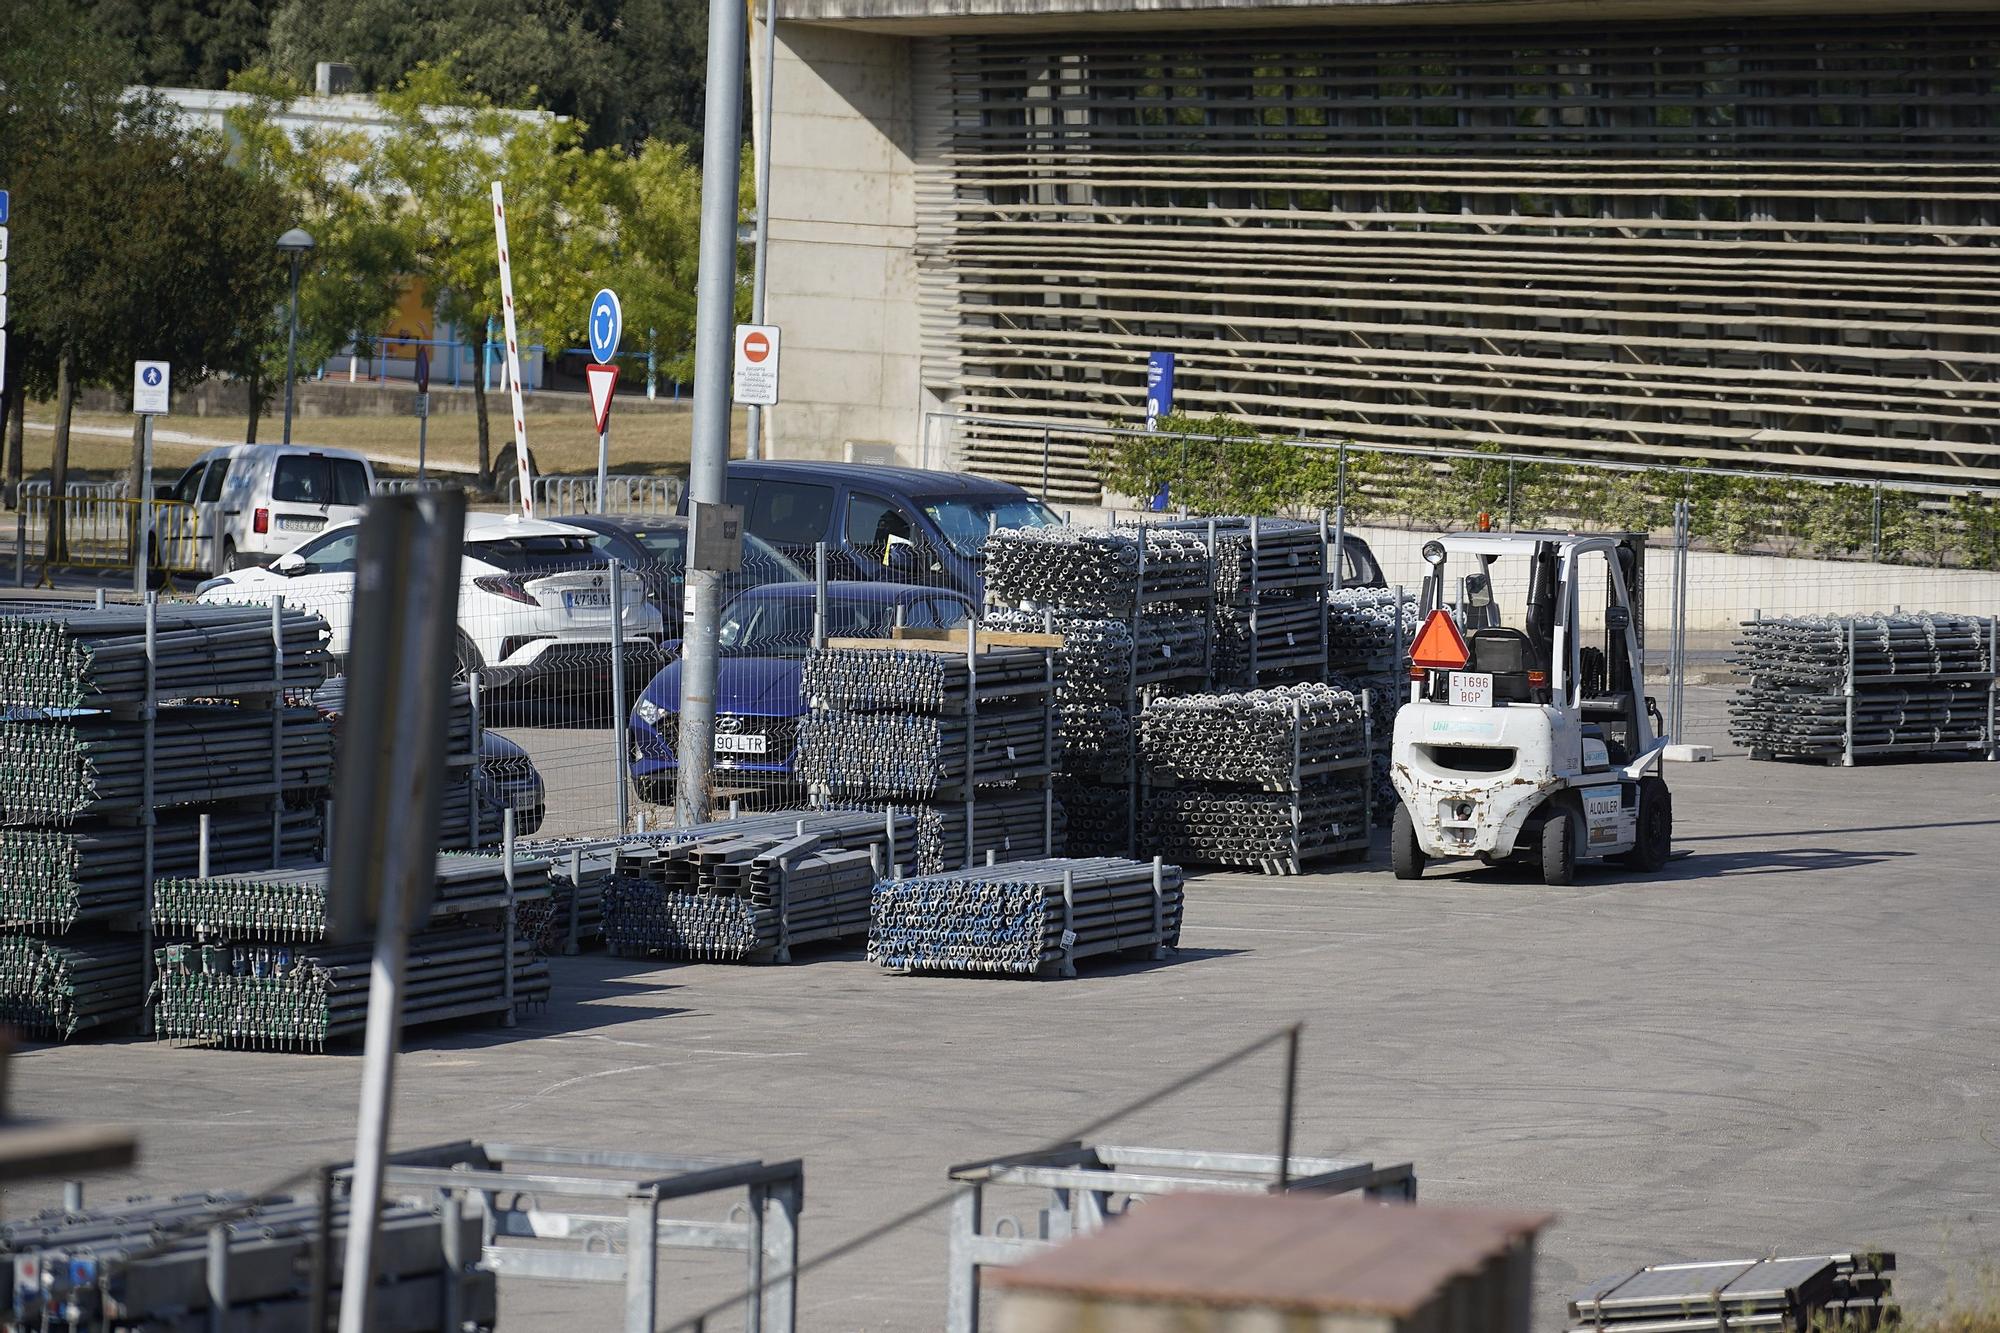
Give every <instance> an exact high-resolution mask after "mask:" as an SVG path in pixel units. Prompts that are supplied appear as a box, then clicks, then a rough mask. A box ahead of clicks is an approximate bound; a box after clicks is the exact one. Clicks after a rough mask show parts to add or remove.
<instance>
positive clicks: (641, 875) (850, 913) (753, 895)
mask: <svg viewBox="0 0 2000 1333" xmlns="http://www.w3.org/2000/svg"><path fill="white" fill-rule="evenodd" d="M787 813H794V814H795V817H794V818H791V819H790V820H784V819H780V818H777V817H758V818H755V819H742V820H731V821H725V822H723V823H721V824H719V825H709V826H706V827H705V828H704V829H703V830H702V831H701V833H700V834H699V835H698V836H696V837H693V838H687V839H677V840H674V841H664V840H663V841H662V842H661V843H660V844H658V845H656V846H653V847H648V848H643V849H642V848H640V847H636V846H634V845H633V844H629V843H628V844H627V845H626V846H624V847H622V848H621V849H620V850H621V857H620V860H621V871H620V873H619V874H617V875H615V876H614V877H613V878H612V879H611V881H610V883H609V884H608V885H607V886H606V889H605V896H604V934H605V939H606V942H607V943H608V944H609V945H610V948H611V952H612V953H614V954H617V955H619V956H621V957H663V958H680V959H692V960H699V961H704V962H723V963H741V962H778V963H783V962H789V961H791V951H792V948H793V947H794V946H796V945H802V944H813V943H821V942H825V941H829V940H839V939H844V938H848V937H850V936H856V935H862V934H865V933H866V932H867V930H868V901H869V891H870V889H871V887H872V886H873V884H874V883H875V881H876V879H878V878H879V877H880V876H881V874H882V873H883V871H884V870H885V869H886V868H887V867H888V866H889V865H891V864H892V863H893V862H892V857H893V855H895V854H897V852H898V851H899V850H900V851H903V852H907V851H908V850H910V849H911V848H912V843H913V839H914V837H915V833H916V820H914V819H913V818H911V817H910V816H909V815H908V814H907V813H904V812H901V811H898V812H897V813H896V814H894V815H878V814H872V813H868V812H862V811H825V812H812V813H806V812H787Z"/></svg>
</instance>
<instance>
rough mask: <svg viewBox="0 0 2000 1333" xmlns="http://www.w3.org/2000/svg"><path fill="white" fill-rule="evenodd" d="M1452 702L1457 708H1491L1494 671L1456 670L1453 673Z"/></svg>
mask: <svg viewBox="0 0 2000 1333" xmlns="http://www.w3.org/2000/svg"><path fill="white" fill-rule="evenodd" d="M1451 702H1452V705H1453V706H1454V707H1457V708H1491V707H1492V706H1493V673H1492V672H1490V671H1454V672H1452V673H1451Z"/></svg>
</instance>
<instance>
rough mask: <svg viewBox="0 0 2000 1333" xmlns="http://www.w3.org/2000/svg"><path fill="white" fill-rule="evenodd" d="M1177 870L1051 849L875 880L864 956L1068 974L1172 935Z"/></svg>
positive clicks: (948, 967) (888, 961)
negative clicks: (1017, 858)
mask: <svg viewBox="0 0 2000 1333" xmlns="http://www.w3.org/2000/svg"><path fill="white" fill-rule="evenodd" d="M1183 886H1184V877H1183V875H1182V874H1181V869H1180V867H1179V866H1170V865H1165V864H1163V863H1162V862H1161V861H1160V860H1159V858H1157V857H1155V858H1154V859H1153V861H1152V862H1151V863H1150V864H1148V863H1146V862H1142V861H1128V860H1125V859H1124V858H1122V857H1112V856H1106V857H1092V858H1088V859H1077V860H1070V859H1063V858H1057V859H1052V860H1046V861H1025V862H1015V863H1013V864H1011V865H1004V866H986V867H980V868H977V869H968V870H961V871H952V872H949V873H946V874H942V875H923V876H919V877H917V878H915V879H895V880H885V881H883V882H882V883H880V884H877V885H876V886H875V901H874V914H873V920H872V922H871V924H870V925H869V928H868V957H869V960H870V961H871V962H874V963H877V964H879V965H880V966H882V967H885V968H897V969H908V970H912V971H926V972H985V973H1012V974H1015V975H1021V976H1038V975H1058V976H1066V977H1072V976H1075V975H1076V964H1077V960H1078V959H1082V958H1091V957H1097V956H1100V955H1104V954H1115V953H1126V952H1130V951H1134V950H1140V951H1144V952H1145V953H1146V955H1147V956H1149V957H1152V958H1163V957H1165V956H1166V955H1167V954H1168V953H1169V952H1171V951H1172V950H1173V948H1174V947H1175V946H1176V945H1178V944H1179V943H1180V938H1181V915H1182V908H1183V903H1184V898H1185V895H1184V892H1183Z"/></svg>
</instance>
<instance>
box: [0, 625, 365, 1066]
mask: <svg viewBox="0 0 2000 1333" xmlns="http://www.w3.org/2000/svg"><path fill="white" fill-rule="evenodd" d="M325 638H326V625H325V622H324V621H322V620H321V619H320V618H319V617H318V616H315V615H306V614H302V613H300V612H296V611H286V610H284V609H282V608H278V607H263V606H255V607H251V606H230V607H218V606H197V605H159V604H155V603H151V602H148V603H147V604H145V605H121V604H110V605H101V606H100V605H91V604H87V603H63V602H48V601H25V600H24V601H7V602H0V923H4V926H5V928H6V930H7V932H8V933H6V934H4V935H0V1009H4V1011H5V1012H6V1013H7V1014H9V1015H10V1016H11V1018H12V1020H13V1021H14V1023H15V1024H16V1025H17V1026H18V1027H19V1028H21V1029H22V1030H23V1031H25V1032H27V1033H29V1034H30V1035H34V1036H42V1037H52V1038H68V1037H73V1036H75V1035H77V1034H78V1033H81V1032H85V1031H89V1030H93V1029H97V1028H102V1027H105V1026H110V1025H115V1024H120V1023H128V1022H131V1021H133V1020H136V1019H137V1018H138V1017H139V1016H140V1013H141V1009H142V1006H143V1003H144V997H145V994H146V990H147V980H148V979H147V975H146V972H147V964H148V961H149V959H150V957H151V952H152V938H151V936H152V905H153V904H152V886H153V883H154V881H155V879H156V878H157V877H158V876H160V875H162V874H171V875H186V874H192V873H195V872H196V871H198V870H200V869H202V868H203V867H204V865H205V867H206V869H207V870H208V871H210V872H211V873H213V872H218V871H228V870H245V869H256V868H262V867H268V866H273V865H282V864H286V863H288V862H295V861H299V860H303V859H308V858H310V857H312V856H314V855H316V854H317V853H318V851H319V847H320V843H321V840H322V829H321V815H320V810H321V802H322V799H323V797H324V795H325V790H326V787H327V785H328V783H329V781H330V780H331V777H332V772H333V738H332V734H331V732H330V731H329V729H328V727H327V724H326V722H325V720H324V719H323V718H322V717H321V716H320V715H319V714H318V713H317V712H315V711H314V710H312V709H310V708H304V707H298V706H294V704H293V702H292V701H293V699H295V698H297V697H302V696H303V695H304V694H305V693H307V692H309V691H311V690H312V689H313V688H315V687H317V686H318V685H320V684H321V683H322V682H323V681H324V680H325V679H326V674H327V667H328V660H329V659H328V657H327V654H326V651H325V647H324V643H325Z"/></svg>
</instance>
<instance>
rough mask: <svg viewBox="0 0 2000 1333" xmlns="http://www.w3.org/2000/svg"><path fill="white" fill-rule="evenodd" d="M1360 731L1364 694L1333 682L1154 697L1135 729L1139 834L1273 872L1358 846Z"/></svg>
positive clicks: (1218, 861)
mask: <svg viewBox="0 0 2000 1333" xmlns="http://www.w3.org/2000/svg"><path fill="white" fill-rule="evenodd" d="M1369 740H1370V733H1369V725H1368V705H1367V701H1366V699H1365V698H1364V696H1363V695H1361V694H1358V693H1356V692H1354V691H1351V690H1344V689H1341V688H1339V687H1337V686H1333V685H1324V684H1305V685H1284V686H1277V687H1274V688H1271V689H1267V690H1246V691H1235V692H1230V693H1224V694H1202V695H1184V696H1181V697H1179V698H1169V699H1156V700H1154V701H1153V702H1151V703H1149V704H1147V705H1146V711H1145V715H1144V718H1143V720H1142V724H1141V728H1140V742H1139V746H1140V766H1141V791H1140V799H1139V829H1140V838H1139V842H1140V845H1141V846H1142V847H1144V848H1146V849H1147V850H1148V851H1152V852H1157V853H1159V854H1161V855H1163V856H1171V857H1173V858H1175V859H1176V860H1184V861H1194V862H1202V863H1207V864H1211V865H1240V866H1253V867H1256V868H1258V869H1262V870H1265V871H1269V872H1275V873H1280V874H1297V873H1299V871H1300V870H1301V869H1302V868H1303V867H1304V864H1305V863H1306V862H1307V861H1310V860H1314V859H1317V858H1320V857H1324V856H1328V855H1333V854H1336V853H1342V852H1361V853H1363V854H1365V853H1366V850H1367V847H1368V821H1369V800H1370V796H1371V781H1370V772H1369V768H1370V762H1371V761H1370V756H1369Z"/></svg>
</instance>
